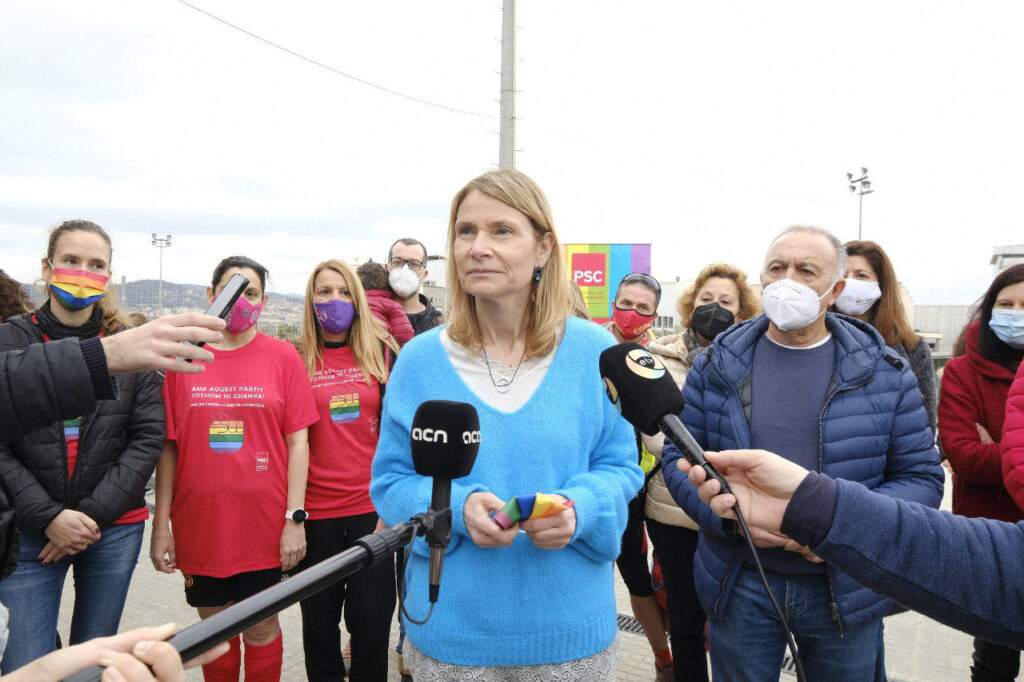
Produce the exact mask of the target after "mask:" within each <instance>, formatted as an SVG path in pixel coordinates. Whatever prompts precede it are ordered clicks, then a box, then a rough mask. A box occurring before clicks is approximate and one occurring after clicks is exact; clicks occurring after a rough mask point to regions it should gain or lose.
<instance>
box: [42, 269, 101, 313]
mask: <svg viewBox="0 0 1024 682" xmlns="http://www.w3.org/2000/svg"><path fill="white" fill-rule="evenodd" d="M109 279H110V278H109V277H107V276H106V275H98V274H96V273H95V272H89V271H88V270H77V269H71V268H53V276H52V277H50V290H51V291H53V293H55V294H56V295H57V300H58V301H60V304H61V305H63V306H64V307H65V308H67V309H68V310H81V309H82V308H87V307H88V306H90V305H92V304H93V303H95V302H96V301H98V300H100V299H101V298H103V297H104V296H106V295H107V281H108V280H109Z"/></svg>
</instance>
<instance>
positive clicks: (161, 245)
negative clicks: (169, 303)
mask: <svg viewBox="0 0 1024 682" xmlns="http://www.w3.org/2000/svg"><path fill="white" fill-rule="evenodd" d="M152 240H153V242H152V243H153V246H155V247H156V248H158V249H160V294H159V296H160V317H163V315H164V249H166V248H167V247H168V246H170V245H171V235H167V236H166V237H157V236H156V232H154V233H153V236H152Z"/></svg>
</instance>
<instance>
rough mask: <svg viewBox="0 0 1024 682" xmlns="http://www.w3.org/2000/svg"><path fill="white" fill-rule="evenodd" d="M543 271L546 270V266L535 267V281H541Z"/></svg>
mask: <svg viewBox="0 0 1024 682" xmlns="http://www.w3.org/2000/svg"><path fill="white" fill-rule="evenodd" d="M542 272H544V268H542V267H541V266H539V265H538V266H537V267H535V268H534V269H533V281H534V282H539V281H540V275H541V273H542Z"/></svg>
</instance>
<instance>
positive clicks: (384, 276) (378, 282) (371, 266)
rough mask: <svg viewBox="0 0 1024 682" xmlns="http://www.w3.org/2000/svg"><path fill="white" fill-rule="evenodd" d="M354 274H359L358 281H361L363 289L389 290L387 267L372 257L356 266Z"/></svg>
mask: <svg viewBox="0 0 1024 682" xmlns="http://www.w3.org/2000/svg"><path fill="white" fill-rule="evenodd" d="M356 275H358V276H359V281H360V282H362V283H363V288H364V289H384V290H385V291H390V288H389V287H388V271H387V269H386V268H385V267H384V265H383V264H381V263H376V262H374V260H373V259H372V258H371V259H370V260H368V261H366V262H365V263H363V264H362V265H360V266H359V267H358V268H356Z"/></svg>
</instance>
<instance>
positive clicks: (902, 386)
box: [875, 367, 945, 508]
mask: <svg viewBox="0 0 1024 682" xmlns="http://www.w3.org/2000/svg"><path fill="white" fill-rule="evenodd" d="M898 382H899V392H900V397H899V402H898V403H897V405H896V415H895V418H894V419H893V424H892V431H891V433H890V435H889V452H888V454H887V457H886V465H885V482H884V483H882V485H880V486H878V487H877V488H875V492H878V493H881V494H883V495H888V496H889V497H896V498H899V499H902V500H907V501H908V502H917V503H919V504H923V505H926V506H928V507H933V508H938V506H939V503H940V502H941V501H942V488H943V485H944V484H945V476H944V475H943V473H942V467H941V466H939V454H938V451H937V450H936V449H935V436H934V434H933V432H932V430H931V427H930V426H929V425H928V416H927V414H926V412H925V409H924V405H923V404H922V402H921V392H920V389H919V388H918V383H917V378H916V377H915V376H914V374H913V372H911V371H910V368H908V367H904V368H903V369H902V370H901V371H900V374H899V377H898Z"/></svg>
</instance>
